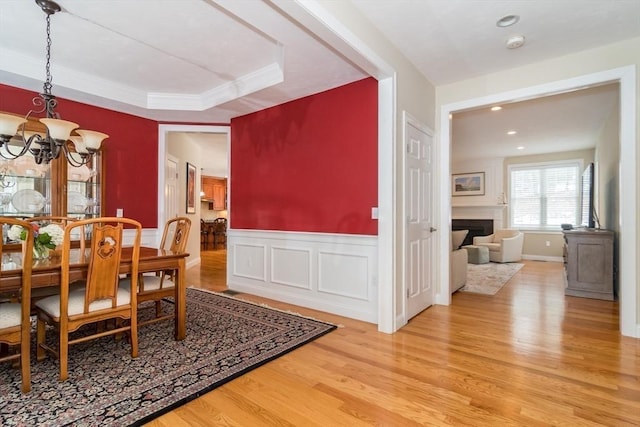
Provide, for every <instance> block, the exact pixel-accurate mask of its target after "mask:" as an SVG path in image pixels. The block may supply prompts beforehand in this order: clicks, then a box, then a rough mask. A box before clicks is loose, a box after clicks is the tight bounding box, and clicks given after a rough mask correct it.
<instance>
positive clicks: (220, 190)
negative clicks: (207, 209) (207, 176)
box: [213, 180, 227, 211]
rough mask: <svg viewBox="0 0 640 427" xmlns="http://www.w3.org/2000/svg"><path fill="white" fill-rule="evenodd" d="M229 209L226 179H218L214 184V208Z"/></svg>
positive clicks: (218, 209) (217, 209)
mask: <svg viewBox="0 0 640 427" xmlns="http://www.w3.org/2000/svg"><path fill="white" fill-rule="evenodd" d="M225 209H227V185H226V181H225V180H218V182H216V183H215V184H213V210H216V211H222V210H225Z"/></svg>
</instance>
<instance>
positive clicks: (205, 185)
mask: <svg viewBox="0 0 640 427" xmlns="http://www.w3.org/2000/svg"><path fill="white" fill-rule="evenodd" d="M202 191H203V193H204V198H205V199H207V200H212V199H213V182H212V181H211V180H210V179H205V180H203V181H202Z"/></svg>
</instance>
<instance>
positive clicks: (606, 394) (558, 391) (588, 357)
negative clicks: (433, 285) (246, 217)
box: [149, 251, 640, 427]
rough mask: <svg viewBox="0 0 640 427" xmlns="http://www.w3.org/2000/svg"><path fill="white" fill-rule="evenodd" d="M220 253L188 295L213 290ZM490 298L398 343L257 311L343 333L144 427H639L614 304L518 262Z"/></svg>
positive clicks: (558, 268) (442, 314)
mask: <svg viewBox="0 0 640 427" xmlns="http://www.w3.org/2000/svg"><path fill="white" fill-rule="evenodd" d="M224 255H226V254H224V252H223V251H208V252H205V253H204V256H203V259H204V262H203V266H202V267H201V268H198V267H196V268H192V269H190V270H189V271H188V274H187V276H188V280H189V284H190V285H195V286H199V287H203V288H208V289H213V290H222V289H224V286H225V285H224V279H223V278H224V272H222V273H221V272H220V271H219V270H220V269H219V268H215V267H212V266H214V265H215V264H216V263H217V264H218V266H220V265H222V268H224V263H223V262H221V261H220V260H221V259H223V258H224ZM525 264H526V265H525V267H524V268H523V269H522V270H520V272H519V273H518V274H517V275H516V276H514V278H513V279H512V280H511V281H510V282H509V283H508V284H507V285H506V286H505V287H504V288H502V290H501V291H500V292H498V294H497V295H495V296H483V295H477V294H469V293H456V294H454V296H453V304H452V305H451V306H449V307H443V306H434V307H431V308H429V309H427V310H426V311H424V312H423V313H421V314H420V315H418V316H417V317H416V318H414V319H413V320H411V321H410V322H409V324H408V325H407V326H405V327H404V328H402V330H400V331H399V332H398V333H396V334H393V335H387V334H382V333H378V332H377V330H376V327H375V326H374V325H371V324H367V323H363V322H358V321H354V320H350V319H345V318H342V317H339V316H334V315H330V314H326V313H322V312H318V311H314V310H308V309H304V308H300V307H294V306H290V305H287V304H283V303H278V302H275V301H266V300H264V299H262V298H258V297H253V296H250V295H240V296H239V297H241V298H245V299H249V300H252V301H261V302H266V303H268V304H270V305H272V306H274V307H278V308H284V309H290V310H293V311H297V312H300V313H302V314H304V315H309V316H313V317H315V318H318V319H323V320H326V321H329V322H334V323H337V324H341V325H342V326H343V327H341V328H339V329H338V330H336V331H334V332H331V333H329V334H328V335H326V336H324V337H321V338H319V339H318V340H316V341H314V342H312V343H310V344H307V345H305V346H303V347H301V348H299V349H297V350H294V351H293V352H291V353H289V354H287V355H285V356H283V357H280V358H278V359H276V360H274V361H272V362H269V363H268V364H266V365H264V366H262V367H260V368H258V369H256V370H254V371H252V372H250V373H248V374H246V375H244V376H242V377H240V378H237V379H235V380H233V381H231V382H229V383H227V384H226V385H224V386H221V387H219V388H217V389H215V390H213V391H212V392H210V393H207V394H206V395H204V396H202V397H200V398H198V399H196V400H194V401H192V402H190V403H188V404H186V405H184V406H182V407H179V408H177V409H176V410H174V411H172V412H170V413H168V414H166V415H164V416H162V417H160V418H158V419H156V420H154V421H153V422H151V423H150V424H149V425H151V426H167V427H169V426H171V427H175V426H213V425H215V426H272V425H277V426H368V425H380V426H413V425H437V426H439V425H454V426H512V425H513V426H546V425H554V426H556V425H558V426H559V425H565V426H595V425H607V426H632V425H640V340H635V339H630V338H624V337H622V336H620V334H619V333H618V305H617V303H615V302H608V301H598V300H590V299H584V298H576V297H565V296H564V294H563V290H562V264H560V263H545V262H533V261H530V262H525Z"/></svg>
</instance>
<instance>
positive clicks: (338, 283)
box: [318, 251, 371, 301]
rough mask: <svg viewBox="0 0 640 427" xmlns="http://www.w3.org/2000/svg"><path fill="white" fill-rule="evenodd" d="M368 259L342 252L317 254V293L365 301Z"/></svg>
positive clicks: (366, 296) (369, 273)
mask: <svg viewBox="0 0 640 427" xmlns="http://www.w3.org/2000/svg"><path fill="white" fill-rule="evenodd" d="M368 264H369V257H367V256H366V254H365V255H356V254H348V253H344V252H325V251H321V252H319V254H318V292H320V293H328V294H333V295H341V296H343V297H347V298H356V299H359V300H363V301H367V300H369V298H370V297H371V296H370V295H369V291H370V289H369V286H368V283H367V278H368V277H370V276H371V272H370V269H369V265H368Z"/></svg>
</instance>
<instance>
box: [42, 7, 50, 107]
mask: <svg viewBox="0 0 640 427" xmlns="http://www.w3.org/2000/svg"><path fill="white" fill-rule="evenodd" d="M46 59H47V63H46V73H47V78H46V80H45V81H44V85H43V88H42V89H43V91H44V93H46V94H47V95H50V94H51V87H52V84H51V80H52V77H51V15H47V57H46Z"/></svg>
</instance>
